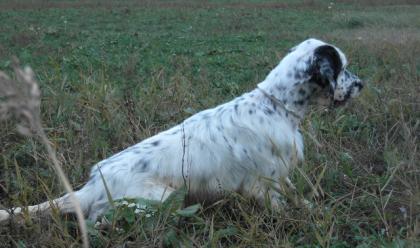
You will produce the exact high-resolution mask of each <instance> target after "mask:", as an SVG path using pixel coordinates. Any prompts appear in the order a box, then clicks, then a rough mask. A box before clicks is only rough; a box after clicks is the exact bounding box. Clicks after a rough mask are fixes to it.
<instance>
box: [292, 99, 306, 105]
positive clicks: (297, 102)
mask: <svg viewBox="0 0 420 248" xmlns="http://www.w3.org/2000/svg"><path fill="white" fill-rule="evenodd" d="M294 104H296V105H303V104H305V101H304V100H297V101H294Z"/></svg>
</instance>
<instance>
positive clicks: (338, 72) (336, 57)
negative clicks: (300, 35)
mask: <svg viewBox="0 0 420 248" xmlns="http://www.w3.org/2000/svg"><path fill="white" fill-rule="evenodd" d="M286 59H287V60H288V61H289V62H288V64H289V68H290V65H291V64H292V63H295V65H292V66H291V67H292V68H294V70H295V71H299V70H300V74H301V75H305V77H302V82H306V83H309V84H316V85H317V88H320V89H321V90H322V91H323V92H325V93H327V94H328V95H329V99H331V100H332V101H333V103H334V105H340V104H342V103H344V102H346V101H347V100H348V99H349V98H353V97H356V96H357V95H359V93H360V91H361V89H362V88H363V82H362V81H361V80H360V79H359V78H358V77H357V76H356V75H354V74H352V73H351V72H350V71H349V70H347V69H346V67H347V58H346V56H345V55H344V53H343V52H342V51H341V50H340V49H338V48H337V47H335V46H332V45H330V44H327V43H324V42H322V41H320V40H316V39H309V40H306V41H304V42H302V43H300V44H299V45H297V46H296V47H294V48H292V49H291V50H290V53H289V54H288V55H287V56H286Z"/></svg>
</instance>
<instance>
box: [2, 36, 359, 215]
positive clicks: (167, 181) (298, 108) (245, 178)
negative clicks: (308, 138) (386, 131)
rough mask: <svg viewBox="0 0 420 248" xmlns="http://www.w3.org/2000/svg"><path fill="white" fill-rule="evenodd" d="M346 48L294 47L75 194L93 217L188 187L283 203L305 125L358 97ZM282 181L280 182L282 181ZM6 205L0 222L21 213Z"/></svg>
mask: <svg viewBox="0 0 420 248" xmlns="http://www.w3.org/2000/svg"><path fill="white" fill-rule="evenodd" d="M347 64H348V62H347V59H346V56H345V55H344V53H343V52H342V51H341V50H340V49H339V48H337V47H335V46H333V45H331V44H327V43H325V42H323V41H320V40H317V39H308V40H305V41H303V42H302V43H300V44H298V45H297V46H295V47H293V48H292V49H290V50H289V52H288V53H287V55H286V56H285V57H284V58H283V59H282V60H281V61H280V63H279V64H278V65H277V66H276V67H275V68H274V69H273V70H272V71H271V72H270V73H269V74H268V76H267V77H266V78H265V80H264V81H262V82H261V83H259V84H258V85H257V87H256V88H255V89H254V90H252V91H251V92H248V93H245V94H243V95H242V96H239V97H237V98H235V99H233V100H232V101H230V102H227V103H224V104H222V105H219V106H217V107H214V108H211V109H207V110H204V111H201V112H199V113H197V114H195V115H193V116H191V117H189V118H187V119H186V120H184V121H183V122H182V123H180V124H179V125H177V126H174V127H172V128H171V129H169V130H166V131H163V132H161V133H158V134H156V135H155V136H152V137H150V138H148V139H145V140H143V141H142V142H140V143H138V144H136V145H134V146H131V147H129V148H127V149H125V150H123V151H121V152H120V153H117V154H115V155H113V156H112V157H110V158H107V159H105V160H103V161H101V162H99V163H98V164H96V165H95V166H94V167H93V168H92V171H91V173H90V178H89V180H88V182H87V183H86V184H85V185H84V186H83V187H82V188H81V189H80V190H78V191H76V192H75V196H76V197H77V198H78V200H79V201H80V204H81V208H82V211H83V212H84V214H85V215H86V216H87V217H88V218H89V219H91V220H96V219H97V217H98V216H100V215H101V214H103V213H105V212H106V211H107V210H108V209H109V208H110V207H111V206H110V201H109V200H110V199H109V195H110V196H111V198H112V199H113V200H117V199H123V198H145V199H150V200H158V201H164V200H165V199H166V198H167V197H168V196H169V195H170V194H171V193H172V192H174V191H175V190H176V189H179V188H180V187H183V186H187V187H188V192H190V193H191V194H196V195H204V196H206V195H221V196H223V195H224V194H226V193H228V192H239V193H241V194H242V195H244V196H248V197H253V198H255V199H256V200H257V201H258V202H261V203H263V202H266V201H267V199H268V201H269V203H270V204H271V206H273V207H278V206H279V205H280V204H281V202H282V195H281V193H279V192H280V191H279V190H275V189H276V187H281V185H285V184H277V183H276V182H285V183H286V184H287V185H290V186H293V184H292V183H291V181H290V179H289V178H288V175H289V172H290V171H291V169H292V168H293V165H294V164H295V161H302V160H303V157H304V156H303V147H304V146H303V138H302V135H301V133H300V131H299V124H300V123H301V121H302V120H303V118H304V117H305V114H306V112H307V111H308V107H309V106H310V105H314V104H325V103H326V102H327V103H331V104H334V105H340V104H343V103H345V102H346V101H347V100H348V99H350V98H354V97H356V96H357V95H359V93H360V91H361V90H362V88H363V85H364V83H363V82H362V81H361V80H360V79H359V78H358V77H357V76H355V75H354V74H352V73H350V72H349V71H348V70H347V69H346V67H347ZM276 185H277V186H276ZM69 198H70V197H69V194H66V195H64V196H63V197H60V198H57V199H55V200H52V201H48V202H44V203H42V204H39V205H36V206H30V207H27V208H25V209H26V210H25V211H28V212H29V213H30V214H35V213H37V212H39V211H44V212H45V211H50V210H51V208H52V207H57V208H58V209H59V210H60V212H62V213H69V212H73V211H74V208H73V203H72V202H71V201H70V199H69ZM22 211H23V209H22V208H15V209H13V211H11V210H0V220H2V221H4V220H7V219H9V218H10V216H11V215H12V214H14V215H17V214H20V213H22Z"/></svg>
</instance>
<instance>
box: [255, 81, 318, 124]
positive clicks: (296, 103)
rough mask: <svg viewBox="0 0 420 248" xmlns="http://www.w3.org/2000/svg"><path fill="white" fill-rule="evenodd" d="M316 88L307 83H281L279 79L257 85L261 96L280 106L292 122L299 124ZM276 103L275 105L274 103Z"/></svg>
mask: <svg viewBox="0 0 420 248" xmlns="http://www.w3.org/2000/svg"><path fill="white" fill-rule="evenodd" d="M315 87H316V86H312V84H311V83H310V82H308V81H304V82H298V81H293V80H292V81H289V82H285V83H282V82H281V79H276V80H275V81H274V82H273V81H272V80H269V81H267V80H264V81H263V82H261V83H260V84H258V89H260V90H261V91H262V92H263V94H264V95H265V96H266V97H267V98H270V100H272V101H274V104H278V105H280V107H282V108H283V111H285V112H288V113H289V116H290V118H291V119H293V121H294V122H295V123H297V124H299V123H300V122H301V121H302V120H303V118H304V117H305V115H306V113H307V109H308V105H309V100H310V98H311V95H312V93H313V92H314V91H315ZM276 102H277V103H276Z"/></svg>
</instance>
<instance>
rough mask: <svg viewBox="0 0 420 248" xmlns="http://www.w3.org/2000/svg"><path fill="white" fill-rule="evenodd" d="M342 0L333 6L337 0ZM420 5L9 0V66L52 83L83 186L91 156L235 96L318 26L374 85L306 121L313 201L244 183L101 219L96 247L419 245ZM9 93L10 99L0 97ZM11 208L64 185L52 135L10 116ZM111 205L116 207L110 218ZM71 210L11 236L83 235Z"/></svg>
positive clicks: (51, 243) (2, 148)
mask: <svg viewBox="0 0 420 248" xmlns="http://www.w3.org/2000/svg"><path fill="white" fill-rule="evenodd" d="M331 2H333V3H331ZM419 16H420V5H416V1H380V2H379V1H369V0H358V1H346V0H341V1H318V0H314V1H310V0H307V1H301V2H298V1H282V2H280V3H278V2H276V3H274V2H268V1H262V0H261V1H258V0H249V1H246V2H242V3H239V1H230V0H214V1H192V0H190V1H163V0H162V1H139V2H137V1H115V2H113V1H108V0H106V1H97V2H96V1H84V2H82V3H80V2H77V1H41V0H34V1H0V34H1V35H0V70H3V71H6V72H8V73H10V72H11V67H10V65H11V58H12V56H13V55H15V56H16V57H17V58H18V59H19V60H20V61H21V63H22V64H25V65H30V66H31V67H32V68H33V70H34V71H35V73H36V75H37V80H38V82H39V84H40V86H41V90H42V109H41V111H42V119H43V124H44V126H45V131H46V132H47V135H48V137H49V138H50V140H51V142H52V144H53V145H54V147H55V148H56V149H57V155H58V158H59V160H60V161H61V162H62V164H63V167H64V169H65V171H66V174H67V175H68V177H69V179H70V181H71V183H72V185H73V186H74V187H75V188H79V187H80V186H81V185H83V183H84V182H85V181H86V180H87V178H88V173H89V170H90V168H91V166H92V165H93V164H95V163H96V162H98V161H100V160H102V159H104V158H106V157H108V156H110V155H111V154H114V153H116V152H118V151H120V150H122V149H124V148H126V147H128V146H130V145H132V144H135V143H137V142H138V141H140V140H142V139H144V138H146V137H148V136H150V135H153V134H155V133H157V132H159V131H161V130H164V129H167V128H168V127H171V126H173V125H175V124H176V123H179V122H180V121H181V120H183V119H184V118H186V117H188V116H190V115H191V114H192V113H194V112H197V111H199V110H202V109H205V108H208V107H211V106H215V105H217V104H220V103H221V102H224V101H227V100H230V99H232V98H233V97H235V96H238V95H240V94H241V93H243V92H246V91H248V90H250V89H253V88H254V87H255V85H256V83H258V82H260V81H262V80H263V79H264V77H265V75H266V74H267V73H268V72H269V71H270V70H271V69H272V68H273V67H274V66H275V65H276V64H277V63H278V61H279V60H280V59H281V58H282V56H283V55H284V54H285V52H286V51H287V49H289V48H290V47H292V46H294V45H295V44H297V43H298V42H300V41H302V40H304V39H306V38H308V37H316V38H320V39H324V40H326V41H328V42H330V43H333V44H335V45H337V46H338V47H340V48H341V49H342V50H343V51H344V52H345V53H346V54H347V56H348V58H349V60H350V69H351V70H352V71H353V72H355V73H356V74H357V75H359V76H360V77H361V78H363V79H364V80H365V81H366V82H367V86H366V87H365V89H364V91H363V94H362V95H361V96H360V97H359V98H358V99H356V100H355V101H353V102H352V103H351V104H350V105H348V106H347V107H346V108H344V109H343V108H341V109H334V110H330V111H324V110H318V109H314V110H313V111H311V113H310V115H309V116H308V118H307V119H306V120H305V121H304V123H303V126H302V129H303V132H304V134H305V145H306V147H305V158H306V160H305V162H304V163H302V164H301V166H300V168H301V170H302V171H303V172H304V173H299V172H298V171H295V172H294V174H293V181H294V182H295V184H296V186H297V188H298V192H299V193H300V194H302V195H305V196H307V197H308V195H310V193H311V187H310V186H309V183H308V182H307V180H306V179H305V177H304V176H303V175H307V177H308V179H309V180H310V181H311V183H312V184H314V185H315V187H316V188H317V189H318V190H319V191H322V192H324V195H323V196H322V197H318V198H313V199H311V201H312V202H313V203H314V206H315V207H314V208H313V209H311V210H305V209H299V208H294V207H290V209H287V211H286V210H285V211H271V210H268V209H265V208H261V207H257V206H256V204H255V202H254V201H253V200H252V199H244V198H242V197H240V196H238V195H231V196H227V197H226V199H224V200H222V201H219V202H217V203H215V204H213V205H210V206H205V207H201V208H198V209H197V208H194V207H192V208H187V209H185V210H183V211H179V210H178V208H183V207H185V206H182V201H181V200H182V198H183V195H182V193H181V192H180V193H179V194H177V195H175V196H174V197H173V198H172V199H170V200H169V201H168V202H167V203H166V204H163V205H159V204H157V205H156V204H152V205H151V206H150V213H142V214H139V215H137V216H134V213H133V211H132V210H131V209H130V208H128V207H127V206H125V205H122V206H121V207H120V208H119V209H118V210H116V211H115V212H114V213H116V215H114V216H113V217H110V218H112V219H113V221H114V224H115V228H111V229H108V230H103V231H98V230H96V229H95V228H93V224H94V223H90V224H89V226H90V229H89V230H90V231H89V235H90V242H91V245H92V247H140V246H148V247H154V246H175V247H178V246H211V247H218V246H239V247H254V246H271V247H355V246H358V247H381V246H382V247H420V164H419V160H420V152H419V136H420V129H419V125H420V80H419V79H420V18H419ZM0 100H1V99H0ZM0 156H1V157H0V207H1V208H6V207H11V206H22V205H29V204H35V203H39V202H42V201H45V200H46V199H53V198H55V197H57V196H58V195H60V194H62V193H63V192H64V191H63V188H62V187H61V184H60V182H59V180H58V179H57V177H56V176H55V173H54V171H53V169H52V167H51V166H50V162H49V159H48V156H47V155H46V151H45V150H44V148H43V146H42V145H41V144H40V143H39V142H38V141H37V140H36V139H35V138H27V137H23V136H20V135H18V133H17V131H16V129H15V123H14V122H13V121H7V122H1V123H0ZM111 214H112V213H109V216H111ZM80 242H81V241H80V234H79V231H78V229H77V222H76V221H75V219H74V218H73V217H72V216H58V215H54V216H53V217H52V218H51V219H48V220H47V218H37V219H34V220H32V221H31V220H27V221H26V222H25V223H24V224H16V223H10V224H8V225H6V226H3V227H0V246H2V247H3V246H4V247H78V246H79V245H80Z"/></svg>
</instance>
